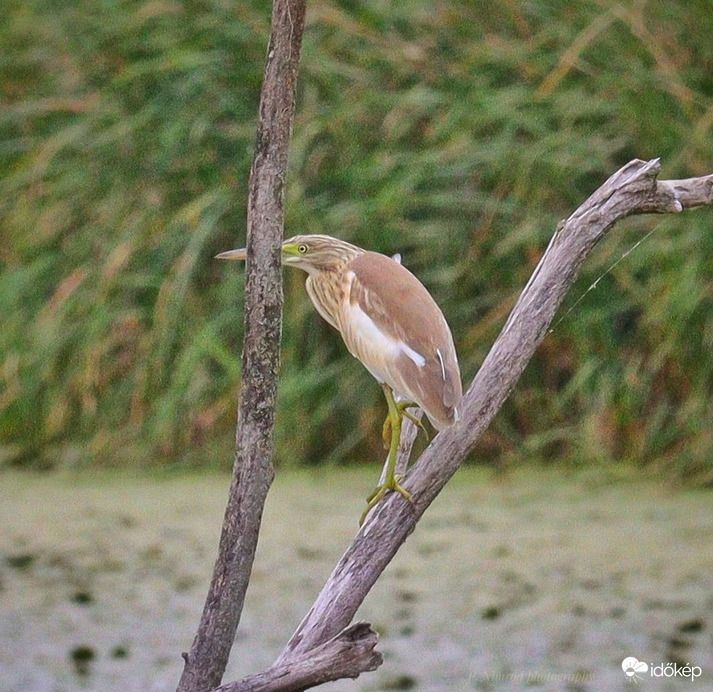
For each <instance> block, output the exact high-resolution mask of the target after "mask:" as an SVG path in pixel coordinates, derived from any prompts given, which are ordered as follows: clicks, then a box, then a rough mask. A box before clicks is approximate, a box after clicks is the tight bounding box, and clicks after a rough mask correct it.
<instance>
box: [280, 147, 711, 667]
mask: <svg viewBox="0 0 713 692" xmlns="http://www.w3.org/2000/svg"><path fill="white" fill-rule="evenodd" d="M659 171H660V163H659V161H658V159H655V160H652V161H648V162H644V161H639V160H634V161H632V162H630V163H629V164H627V165H626V166H624V167H623V168H622V169H621V170H619V171H618V172H617V173H615V174H614V175H613V176H611V178H609V180H607V181H606V183H605V184H604V185H602V187H601V188H599V189H598V190H597V191H596V192H595V193H594V194H593V195H592V196H591V197H590V198H589V199H588V200H587V201H586V202H585V203H584V204H582V205H581V206H580V207H579V208H578V209H577V210H576V211H575V212H574V214H572V216H570V217H569V219H567V220H566V221H564V222H562V223H560V225H559V226H558V228H557V230H556V232H555V234H554V236H553V237H552V240H551V242H550V244H549V247H548V248H547V251H546V252H545V254H544V256H543V257H542V259H541V261H540V263H539V265H538V266H537V268H536V269H535V272H534V273H533V275H532V277H531V279H530V281H529V282H528V284H527V286H526V287H525V290H524V291H523V293H522V294H521V296H520V299H519V300H518V302H517V304H516V305H515V308H514V309H513V311H512V313H511V315H510V318H509V319H508V321H507V323H506V324H505V326H504V327H503V330H502V332H501V333H500V335H499V336H498V339H497V340H496V342H495V344H494V345H493V347H492V349H491V351H490V353H489V354H488V356H487V357H486V359H485V361H484V362H483V364H482V366H481V368H480V370H479V372H478V374H477V376H476V377H475V379H474V380H473V383H472V384H471V386H470V388H469V389H468V391H467V392H466V395H465V397H464V403H463V420H462V422H461V424H460V426H458V427H457V428H455V429H450V430H445V431H443V432H441V433H440V434H439V435H438V436H437V437H436V438H435V439H434V440H433V442H432V443H431V444H430V445H429V447H428V448H427V449H426V450H425V451H424V453H423V454H422V455H421V457H420V459H419V460H418V462H417V463H416V464H415V465H414V467H413V468H412V469H411V471H410V472H409V474H408V475H407V477H406V479H405V480H404V481H403V485H404V486H405V487H406V488H407V489H408V490H409V491H410V493H411V494H412V496H413V503H409V502H407V501H406V500H405V499H404V498H403V497H402V496H401V495H400V494H399V493H392V494H390V495H389V496H387V497H386V498H385V500H384V501H383V502H381V503H380V504H379V505H377V506H376V507H375V508H374V511H373V512H372V513H371V514H370V516H369V517H368V519H367V521H366V523H365V524H364V526H363V527H362V528H361V530H360V531H359V532H358V533H357V535H356V537H355V538H354V540H353V542H352V544H351V545H350V546H349V547H348V549H347V551H346V552H345V553H344V555H343V556H342V558H341V560H340V561H339V563H338V564H337V566H336V567H335V569H334V571H333V572H332V574H331V576H330V577H329V579H328V581H327V583H326V584H325V586H324V587H323V589H322V592H321V593H320V594H319V596H318V597H317V600H316V601H315V603H314V604H313V606H312V608H311V609H310V611H309V612H308V613H307V615H306V616H305V618H304V620H303V621H302V623H301V624H300V626H299V627H298V629H297V631H296V632H295V634H294V635H293V636H292V638H291V639H290V641H289V642H288V644H287V646H286V647H285V649H284V651H283V652H282V654H281V655H280V656H279V658H278V659H277V661H276V663H275V665H276V666H283V665H286V664H287V663H289V662H290V661H294V660H298V659H299V658H300V657H301V656H303V655H305V654H306V653H307V652H308V651H310V649H313V648H314V647H316V646H319V645H320V644H322V643H323V642H325V641H328V640H329V639H330V638H331V637H333V636H335V634H336V633H337V632H339V631H340V630H341V629H342V628H344V627H345V626H346V625H348V624H349V622H351V620H352V618H353V617H354V614H355V613H356V611H357V609H358V608H359V606H360V605H361V603H362V602H363V600H364V598H365V597H366V595H367V593H368V592H369V590H370V589H371V587H372V586H373V584H374V583H375V582H376V580H377V578H378V577H379V575H380V574H381V573H382V571H383V570H384V568H385V567H386V566H387V565H388V564H389V562H390V561H391V559H392V558H393V556H394V555H395V554H396V552H397V550H398V549H399V547H400V546H401V545H402V544H403V542H404V541H405V540H406V538H407V537H408V536H409V534H410V533H411V532H412V531H413V529H414V528H415V526H416V522H417V521H418V519H419V518H420V517H421V515H422V514H423V512H424V511H425V510H426V508H427V507H428V506H429V505H430V504H431V502H432V501H433V500H434V499H435V497H436V496H437V495H438V493H439V492H440V491H441V490H442V489H443V487H444V486H445V484H446V483H447V482H448V480H449V479H450V478H451V476H452V475H453V474H454V473H455V472H456V470H457V469H458V467H459V466H460V465H461V464H462V462H463V460H464V459H465V457H466V455H467V454H468V452H469V451H470V450H471V449H472V448H473V446H474V445H475V443H476V442H477V440H478V438H479V437H480V436H481V434H482V433H483V432H484V431H485V429H486V428H487V427H488V425H489V424H490V422H491V421H492V419H493V418H494V417H495V415H496V413H497V412H498V411H499V410H500V407H501V406H502V404H503V402H504V401H505V399H506V398H507V396H508V395H509V393H510V391H511V390H512V388H513V387H514V386H515V384H516V382H517V380H518V378H519V377H520V375H521V374H522V372H523V370H524V369H525V367H526V365H527V363H528V362H529V360H530V358H531V357H532V355H533V354H534V352H535V350H536V349H537V347H538V346H539V344H540V343H541V342H542V340H543V339H544V337H545V335H546V334H547V330H548V328H549V325H550V324H551V322H552V319H553V317H554V315H555V312H556V311H557V309H558V307H559V306H560V304H561V302H562V300H563V299H564V296H565V295H566V293H567V291H568V290H569V288H570V287H571V285H572V283H573V282H574V281H575V279H576V277H577V274H578V272H579V269H580V267H581V266H582V263H583V262H584V260H585V259H586V257H587V256H588V255H589V253H590V252H591V251H592V249H593V248H594V246H595V245H596V243H597V242H599V240H601V238H603V237H604V235H605V233H606V232H607V231H608V230H609V229H610V228H611V227H612V226H613V225H614V223H616V222H617V221H618V220H620V219H622V218H624V217H625V216H628V215H631V214H641V213H669V212H680V211H681V210H682V209H686V208H694V207H696V206H701V205H703V204H711V203H713V176H706V177H705V178H692V179H690V180H677V181H662V182H657V180H656V178H657V175H658V173H659Z"/></svg>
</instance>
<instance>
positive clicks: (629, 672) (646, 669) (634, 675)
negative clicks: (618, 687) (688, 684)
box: [621, 656, 703, 682]
mask: <svg viewBox="0 0 713 692" xmlns="http://www.w3.org/2000/svg"><path fill="white" fill-rule="evenodd" d="M621 669H622V670H623V671H624V673H625V674H626V677H627V678H629V680H633V681H634V682H638V681H639V680H643V677H641V676H642V675H643V674H644V673H649V675H650V676H651V677H652V678H676V677H680V678H688V679H690V680H695V679H696V678H698V677H700V676H701V674H702V673H703V670H702V669H701V667H700V666H692V665H690V664H686V665H685V666H682V665H680V664H678V663H661V664H659V665H654V664H653V663H652V664H651V665H650V666H649V664H648V663H644V661H639V660H638V659H636V658H634V657H633V656H628V657H627V658H625V659H624V660H623V661H622V662H621Z"/></svg>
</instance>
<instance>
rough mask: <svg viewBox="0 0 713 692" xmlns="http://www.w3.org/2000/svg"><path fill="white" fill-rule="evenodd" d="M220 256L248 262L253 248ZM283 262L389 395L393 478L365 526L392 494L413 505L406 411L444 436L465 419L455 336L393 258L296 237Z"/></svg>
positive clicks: (378, 493) (371, 500)
mask: <svg viewBox="0 0 713 692" xmlns="http://www.w3.org/2000/svg"><path fill="white" fill-rule="evenodd" d="M216 257H217V258H218V259H227V260H244V259H245V258H246V250H245V249H241V250H229V251H228V252H222V253H220V254H219V255H217V256H216ZM282 263H283V265H286V266H288V267H298V268H300V269H304V270H305V271H306V272H307V274H308V276H307V282H306V287H307V293H308V294H309V297H310V298H311V299H312V302H313V303H314V306H315V308H317V312H319V314H320V315H321V316H322V317H323V318H324V319H325V320H326V321H327V322H328V323H329V324H331V325H332V326H333V327H334V328H335V329H336V330H337V331H338V332H339V333H340V334H341V335H342V339H344V343H345V344H346V346H347V348H348V349H349V352H350V353H351V354H352V355H353V356H354V357H355V358H357V359H358V360H360V361H361V362H362V363H363V364H364V366H365V367H366V369H367V370H368V371H369V372H370V373H371V374H372V375H373V376H374V377H375V378H376V380H377V381H378V382H379V383H380V384H381V386H382V388H383V390H384V394H385V396H386V403H387V405H388V408H389V413H388V416H387V418H386V422H385V423H384V429H383V435H384V442H385V444H388V446H389V455H388V458H387V463H386V473H385V476H384V479H383V482H382V483H380V484H379V485H378V486H377V487H376V489H375V490H374V492H373V493H371V495H369V497H368V498H367V502H368V505H367V508H366V510H365V511H364V514H362V519H361V521H362V522H363V520H364V519H365V517H366V515H367V514H368V513H369V511H370V510H371V508H372V507H374V505H376V504H377V503H378V502H379V501H380V500H381V499H382V498H383V497H384V495H385V494H386V493H387V492H388V491H389V490H396V491H397V492H399V493H401V495H403V496H404V497H405V498H406V499H407V500H410V499H411V496H410V494H409V492H408V491H407V490H406V489H405V488H403V487H402V486H401V485H400V483H399V480H400V478H401V477H400V476H397V475H396V472H395V471H396V455H397V452H398V447H399V441H400V438H401V423H402V420H403V416H404V415H406V416H408V417H410V418H413V417H412V416H411V414H409V413H408V412H407V411H406V409H407V408H409V407H413V406H420V407H421V408H422V409H423V410H424V411H425V413H426V415H427V416H428V418H429V419H430V421H431V423H432V424H433V426H434V427H435V428H436V429H438V430H441V429H442V428H447V427H451V426H453V425H455V424H456V423H457V422H458V420H459V419H460V411H459V407H460V404H461V399H462V396H463V390H462V387H461V380H460V369H459V367H458V359H457V357H456V350H455V346H454V345H453V337H452V335H451V330H450V329H449V328H448V324H447V323H446V320H445V318H444V317H443V313H442V312H441V310H440V308H439V307H438V305H436V302H435V301H434V300H433V298H432V297H431V295H430V293H429V292H428V291H427V290H426V288H425V287H424V285H423V284H422V283H421V282H420V281H419V280H418V279H417V278H416V277H415V276H414V275H413V274H412V273H411V272H410V271H409V270H408V269H406V268H405V267H403V266H402V265H401V264H400V263H399V262H397V261H395V260H393V259H391V258H390V257H387V256H386V255H382V254H379V253H378V252H368V251H367V250H363V249H362V248H360V247H357V246H356V245H352V244H351V243H347V242H345V241H343V240H338V239H337V238H332V237H331V236H328V235H296V236H294V237H293V238H289V239H288V240H285V241H284V243H283V244H282ZM417 422H418V421H417Z"/></svg>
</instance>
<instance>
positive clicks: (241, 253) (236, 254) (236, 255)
mask: <svg viewBox="0 0 713 692" xmlns="http://www.w3.org/2000/svg"><path fill="white" fill-rule="evenodd" d="M247 256H248V253H247V248H240V250H227V251H226V252H221V253H220V254H219V255H216V256H215V259H224V260H243V261H244V260H245V258H246V257H247Z"/></svg>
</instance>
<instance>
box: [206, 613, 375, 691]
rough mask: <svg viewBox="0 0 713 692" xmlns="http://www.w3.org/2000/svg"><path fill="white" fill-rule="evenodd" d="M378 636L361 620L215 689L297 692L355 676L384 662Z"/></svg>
mask: <svg viewBox="0 0 713 692" xmlns="http://www.w3.org/2000/svg"><path fill="white" fill-rule="evenodd" d="M378 639H379V637H378V635H377V634H376V632H374V630H372V629H371V627H370V626H369V624H368V623H366V622H358V623H356V624H355V625H351V626H350V627H347V628H346V629H344V630H342V631H341V632H340V633H339V634H337V636H336V637H333V638H332V639H330V640H329V641H328V642H325V643H324V644H322V645H320V646H317V647H315V648H314V649H312V650H311V651H310V652H309V656H304V657H302V658H300V659H299V660H295V661H292V662H288V663H285V664H284V665H282V666H273V667H272V668H269V669H268V670H266V671H265V672H263V673H258V674H257V675H250V676H249V677H247V678H244V679H242V680H239V681H238V682H232V683H229V684H227V685H223V687H219V688H218V689H217V690H216V691H215V692H277V690H279V691H280V692H298V691H299V690H306V689H309V688H310V687H316V686H317V685H322V684H324V683H325V682H331V681H332V680H340V679H342V678H356V677H358V676H359V675H360V674H361V673H363V672H365V671H368V670H376V669H377V668H378V667H379V666H380V665H381V663H382V660H383V659H382V657H381V654H380V653H379V652H378V651H376V650H375V647H376V643H377V641H378Z"/></svg>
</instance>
